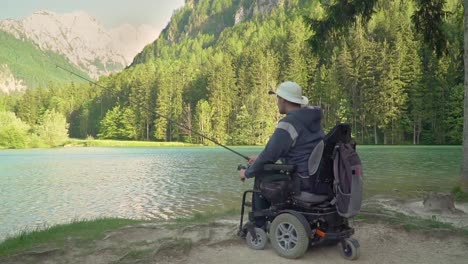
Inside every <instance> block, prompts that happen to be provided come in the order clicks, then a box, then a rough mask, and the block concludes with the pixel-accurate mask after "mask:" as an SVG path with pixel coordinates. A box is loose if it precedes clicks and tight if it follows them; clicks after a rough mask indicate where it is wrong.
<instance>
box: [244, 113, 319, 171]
mask: <svg viewBox="0 0 468 264" xmlns="http://www.w3.org/2000/svg"><path fill="white" fill-rule="evenodd" d="M321 119H322V110H321V109H320V107H318V106H314V107H306V108H301V109H298V110H293V111H290V112H288V113H287V115H286V116H285V117H284V118H283V119H281V120H280V122H279V123H278V125H277V127H276V129H275V132H274V133H273V135H272V136H271V138H270V140H269V141H268V143H267V145H266V146H265V149H264V150H263V151H262V152H261V153H260V155H259V156H258V157H257V160H256V161H255V162H254V164H252V165H251V166H250V167H249V168H248V169H247V170H246V171H245V176H246V177H247V178H252V177H254V176H255V175H256V174H258V173H261V172H262V171H263V166H264V165H265V164H271V163H275V162H276V161H278V160H280V159H281V160H282V161H283V163H285V164H290V165H296V173H298V174H299V175H304V176H306V175H309V168H308V165H307V162H308V160H309V156H310V153H311V152H312V150H313V149H314V148H315V146H316V145H317V144H318V143H319V142H320V140H322V139H323V137H324V133H323V130H322V127H321V125H320V121H321Z"/></svg>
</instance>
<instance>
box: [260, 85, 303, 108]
mask: <svg viewBox="0 0 468 264" xmlns="http://www.w3.org/2000/svg"><path fill="white" fill-rule="evenodd" d="M268 94H276V95H277V96H279V97H281V98H283V99H284V100H286V101H289V102H292V103H295V104H300V105H301V106H306V105H307V104H308V103H309V99H307V97H305V96H303V95H302V88H301V86H300V85H299V84H297V83H295V82H289V81H288V82H283V83H281V84H280V85H279V86H278V89H277V90H276V92H275V91H269V92H268Z"/></svg>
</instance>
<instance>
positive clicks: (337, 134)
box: [324, 124, 351, 146]
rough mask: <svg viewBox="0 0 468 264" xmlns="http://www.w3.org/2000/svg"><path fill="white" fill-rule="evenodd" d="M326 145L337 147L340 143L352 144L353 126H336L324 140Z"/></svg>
mask: <svg viewBox="0 0 468 264" xmlns="http://www.w3.org/2000/svg"><path fill="white" fill-rule="evenodd" d="M324 141H325V145H333V146H335V145H336V144H337V143H338V142H342V143H349V142H351V126H350V125H349V124H338V125H336V126H335V127H334V128H333V129H332V130H330V132H328V134H327V135H326V136H325V138H324Z"/></svg>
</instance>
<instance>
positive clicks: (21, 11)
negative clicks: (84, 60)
mask: <svg viewBox="0 0 468 264" xmlns="http://www.w3.org/2000/svg"><path fill="white" fill-rule="evenodd" d="M183 5H184V0H0V20H3V19H6V18H13V19H20V18H23V17H27V16H29V15H31V14H32V13H33V12H34V11H38V10H50V11H54V12H56V13H68V12H71V11H77V10H83V11H86V12H87V13H89V14H90V15H92V16H93V17H95V18H96V19H97V20H98V21H100V22H101V23H103V24H104V25H106V26H107V27H113V26H117V25H120V24H124V23H129V24H133V25H139V24H149V25H152V26H156V27H157V28H159V29H162V28H163V27H164V26H165V25H166V24H167V22H169V19H170V18H171V15H172V12H173V11H174V10H175V9H177V8H179V7H181V6H183Z"/></svg>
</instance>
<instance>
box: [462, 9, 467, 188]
mask: <svg viewBox="0 0 468 264" xmlns="http://www.w3.org/2000/svg"><path fill="white" fill-rule="evenodd" d="M463 4H464V6H465V11H464V14H465V16H464V22H463V24H464V56H463V58H464V62H465V98H464V104H465V106H464V115H463V164H462V175H461V183H462V188H463V190H464V191H468V0H463Z"/></svg>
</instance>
